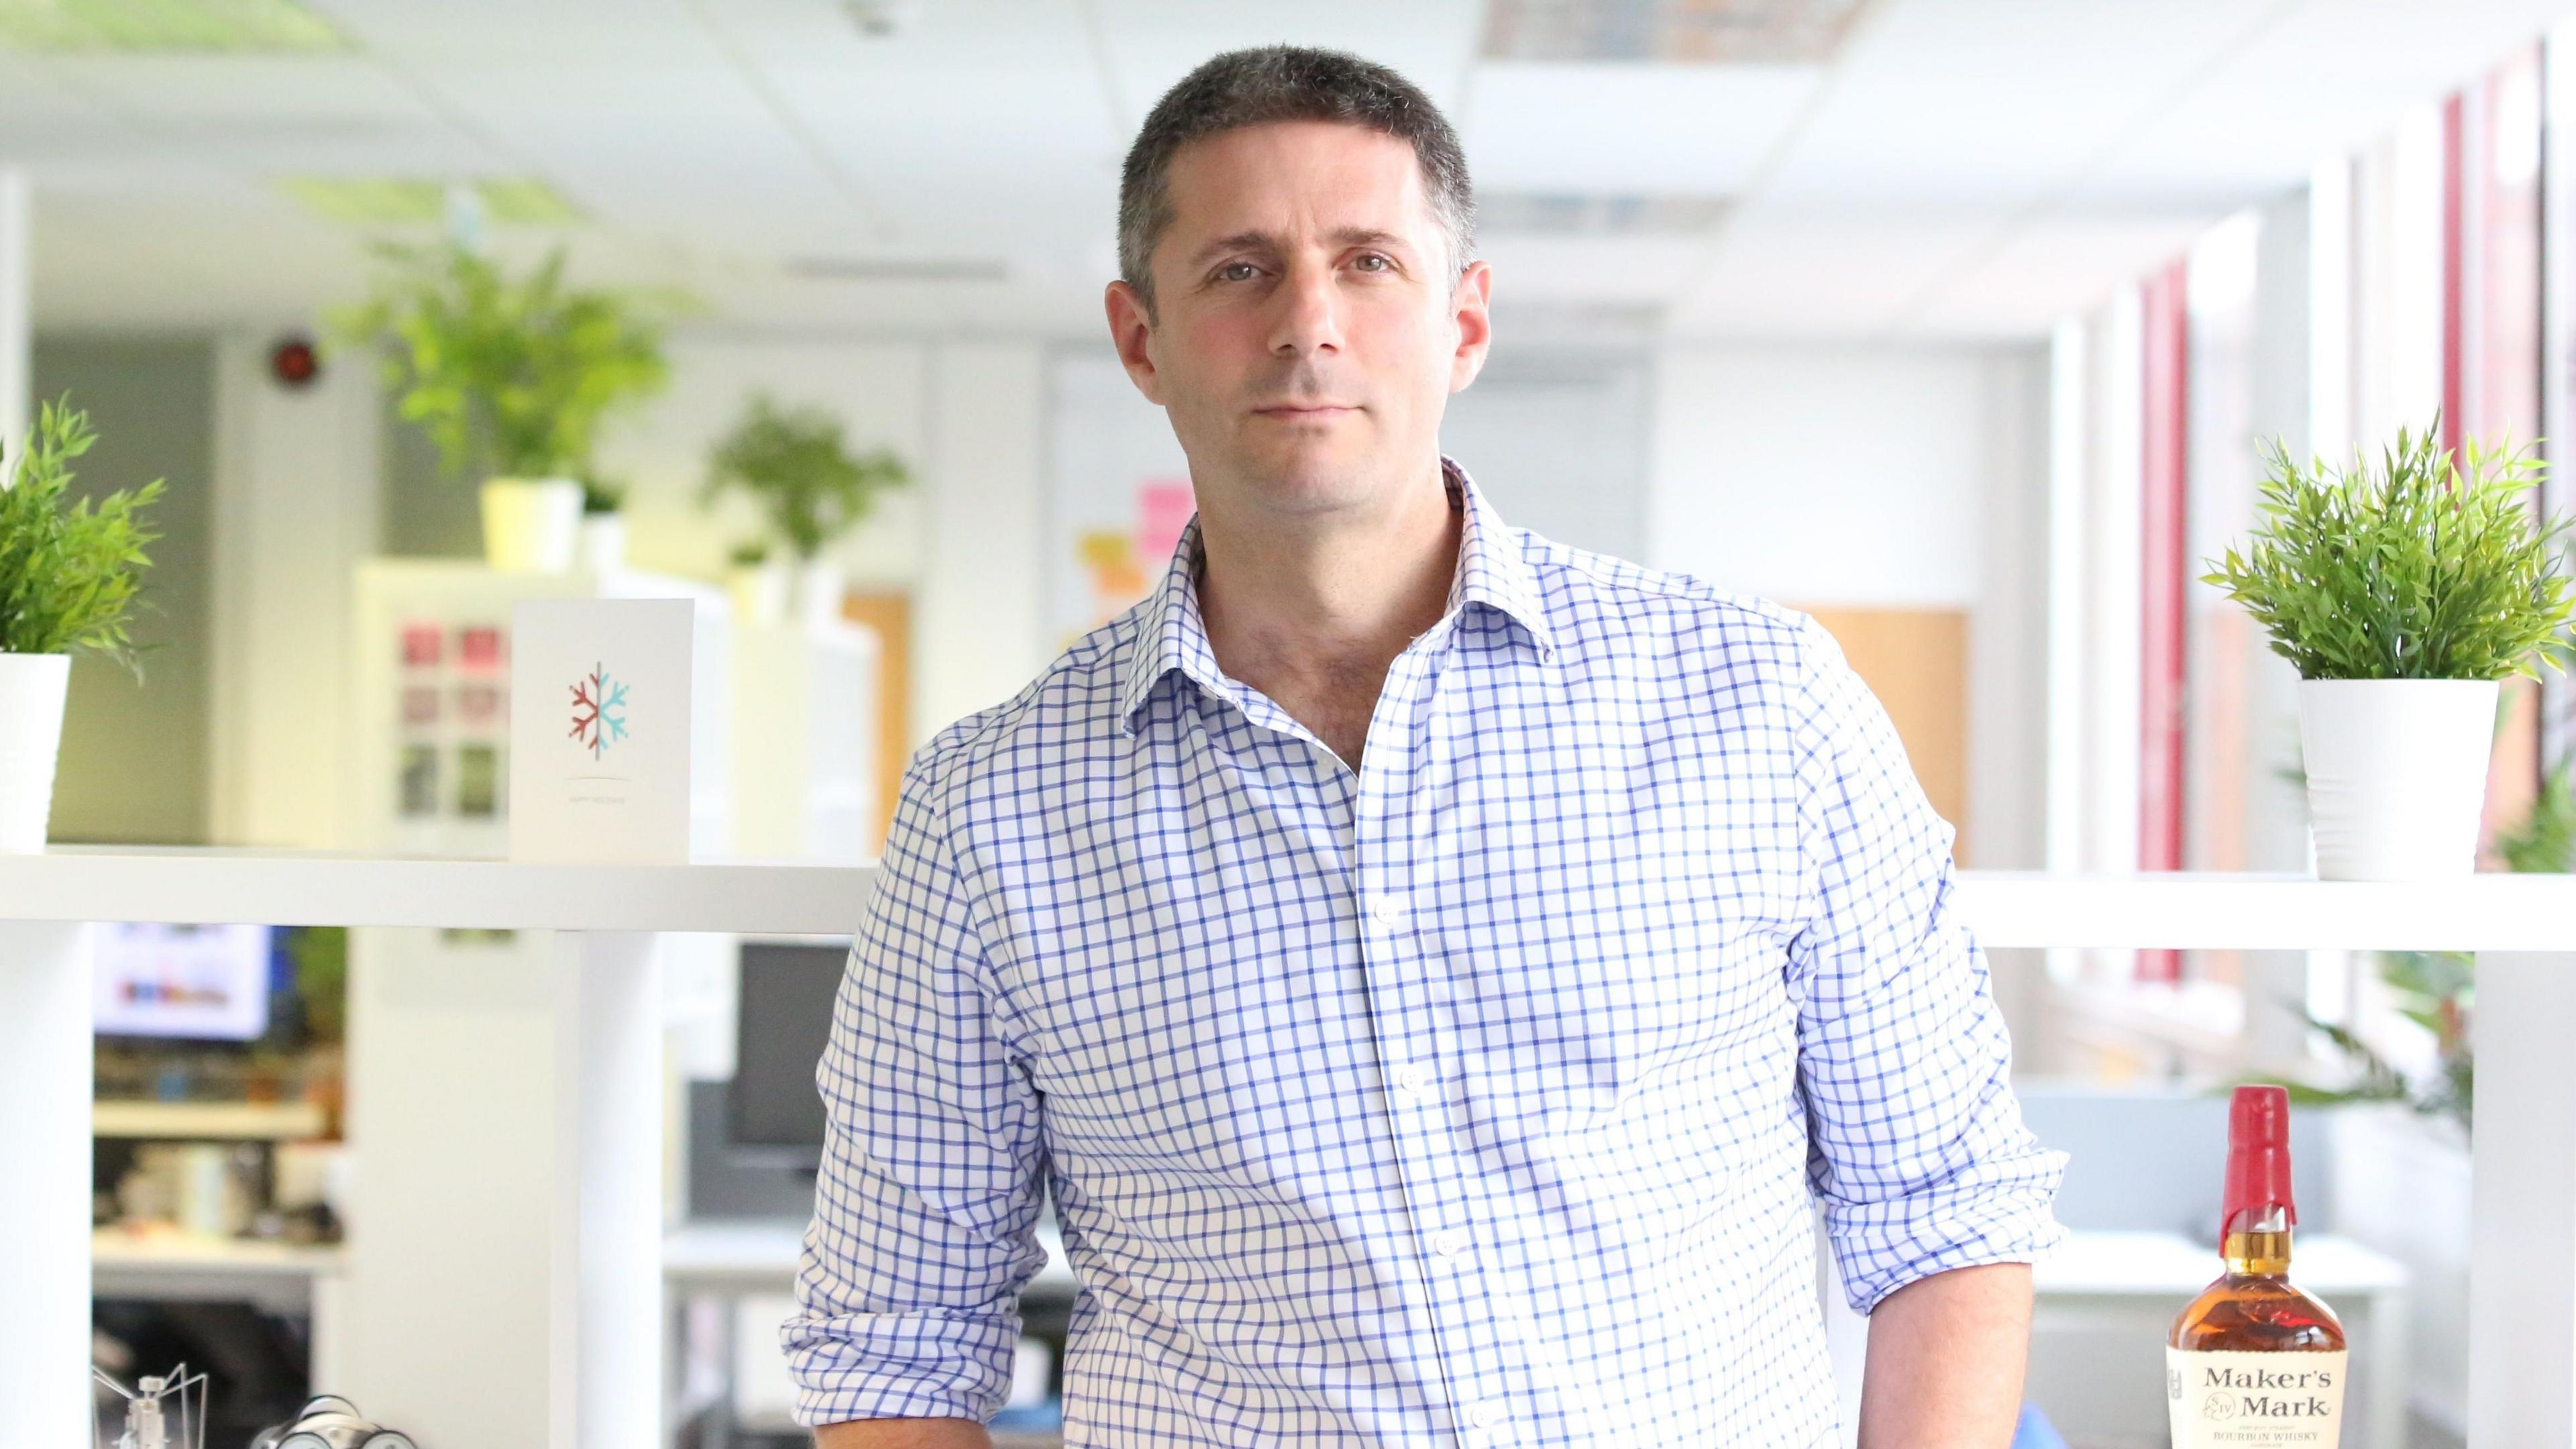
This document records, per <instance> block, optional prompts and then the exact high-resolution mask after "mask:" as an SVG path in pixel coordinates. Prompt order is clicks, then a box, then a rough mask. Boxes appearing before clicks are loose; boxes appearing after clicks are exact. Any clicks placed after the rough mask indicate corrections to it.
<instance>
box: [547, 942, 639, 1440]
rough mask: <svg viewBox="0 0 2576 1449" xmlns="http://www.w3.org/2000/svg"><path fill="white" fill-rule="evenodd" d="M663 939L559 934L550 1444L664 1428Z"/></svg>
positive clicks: (636, 1436)
mask: <svg viewBox="0 0 2576 1449" xmlns="http://www.w3.org/2000/svg"><path fill="white" fill-rule="evenodd" d="M659 940H660V938H659V937H658V936H655V935H652V934H650V933H647V932H640V931H565V932H560V933H558V934H557V936H556V937H555V964H554V978H555V979H554V992H553V997H554V1014H555V1140H556V1142H557V1143H558V1144H559V1147H558V1150H557V1152H556V1155H555V1182H554V1200H555V1208H554V1255H553V1275H552V1277H553V1281H552V1304H553V1309H552V1319H553V1328H552V1335H551V1336H552V1344H553V1373H552V1379H553V1387H552V1392H551V1395H550V1397H551V1402H552V1406H553V1407H552V1422H551V1424H550V1425H549V1433H548V1436H547V1442H548V1443H550V1444H552V1445H553V1446H555V1449H631V1446H634V1445H639V1444H658V1443H661V1442H662V1440H663V1432H662V1428H663V1426H662V1422H661V1415H662V1410H663V1394H662V1332H663V1318H662V1133H663V1121H662V1116H663V1091H662V1034H661V975H660V960H659V951H658V949H657V943H658V942H659Z"/></svg>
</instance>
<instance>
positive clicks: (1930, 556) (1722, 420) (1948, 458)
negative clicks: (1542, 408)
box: [1648, 345, 2026, 608]
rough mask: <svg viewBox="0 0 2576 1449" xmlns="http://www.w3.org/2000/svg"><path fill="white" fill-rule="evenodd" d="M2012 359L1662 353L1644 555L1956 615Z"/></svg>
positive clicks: (1952, 352) (1730, 578)
mask: <svg viewBox="0 0 2576 1449" xmlns="http://www.w3.org/2000/svg"><path fill="white" fill-rule="evenodd" d="M2018 356H2019V355H2018V354H2014V353H2009V352H2002V351H1995V350H1988V349H1971V348H1943V349H1920V350H1916V349H1897V348H1877V349H1872V348H1836V347H1808V346H1794V345H1780V346H1676V347H1671V348H1667V349H1666V350H1665V351H1664V352H1663V353H1662V355H1661V357H1660V358H1659V359H1658V361H1659V368H1658V377H1657V380H1656V381H1657V386H1656V398H1655V407H1654V418H1655V445H1654V449H1653V454H1652V457H1653V464H1652V473H1651V475H1650V476H1651V479H1652V482H1651V483H1650V484H1649V491H1648V499H1649V508H1648V520H1649V527H1648V538H1649V540H1650V542H1649V545H1648V551H1649V559H1648V561H1649V562H1651V563H1653V564H1654V565H1656V566H1657V567H1659V568H1672V569H1680V570H1683V571H1685V572H1687V573H1691V574H1695V575H1697V576H1699V577H1702V578H1705V579H1707V580H1708V581H1709V582H1711V583H1714V584H1717V585H1718V586H1720V587H1722V588H1728V589H1736V590H1741V591H1744V592H1748V593H1754V594H1760V595H1762V596H1764V597H1766V598H1771V599H1776V600H1779V601H1781V602H1783V603H1789V604H1796V605H1800V606H1805V605H1809V604H1832V605H1839V606H1846V607H1861V608H1962V607H1966V606H1967V605H1969V604H1971V603H1973V602H1974V601H1975V600H1976V598H1977V595H1978V566H1979V564H1980V563H1981V561H1982V560H1983V557H1984V555H1985V552H1986V548H1985V539H1984V537H1983V529H1982V527H1981V525H1980V515H1979V508H1978V505H1979V500H1980V499H1981V498H1982V497H1983V493H1984V485H1985V480H1986V479H1987V478H1988V477H1989V476H1990V475H1991V472H1992V470H1993V467H1994V465H1995V461H1996V458H1997V455H1998V452H1999V450H2000V448H2001V447H2002V444H2001V443H2000V442H1999V440H1997V439H1996V438H1995V437H1994V436H1993V423H1992V420H1991V419H1990V417H1989V415H1988V414H1989V403H1990V400H1991V398H1992V395H1993V392H1994V390H1995V389H1996V388H1997V387H1998V386H1999V385H2000V374H1999V371H1998V369H2009V368H2011V367H2016V366H2024V365H2026V364H2024V363H2021V362H2020V361H2018V360H2017V359H2018Z"/></svg>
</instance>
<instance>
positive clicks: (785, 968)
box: [725, 941, 850, 1168]
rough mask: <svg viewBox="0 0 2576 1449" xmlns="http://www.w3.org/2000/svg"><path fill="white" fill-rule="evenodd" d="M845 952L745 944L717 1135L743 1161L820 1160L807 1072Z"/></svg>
mask: <svg viewBox="0 0 2576 1449" xmlns="http://www.w3.org/2000/svg"><path fill="white" fill-rule="evenodd" d="M849 955H850V948H849V944H848V943H847V942H845V941H843V942H816V941H745V942H744V943H743V946H742V990H741V995H740V997H739V1000H738V1003H737V1006H736V1010H735V1035H734V1069H733V1085H732V1087H731V1089H730V1090H728V1092H727V1093H726V1100H725V1135H726V1138H727V1145H728V1146H729V1147H730V1148H731V1149H732V1155H733V1156H734V1157H736V1158H737V1159H741V1160H745V1161H757V1162H762V1163H775V1164H778V1165H781V1166H789V1167H808V1168H810V1167H814V1166H817V1165H819V1164H820V1163H821V1162H822V1160H823V1098H822V1096H821V1094H820V1093H818V1092H817V1091H816V1090H815V1089H814V1068H815V1065H816V1064H817V1063H819V1062H820V1061H821V1060H822V1059H823V1046H824V1043H825V1042H827V1041H829V1040H830V1039H831V1035H832V1003H833V1000H834V998H835V997H836V996H837V995H838V994H839V992H840V989H841V972H842V969H843V967H844V966H845V965H846V964H847V962H848V960H849Z"/></svg>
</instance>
